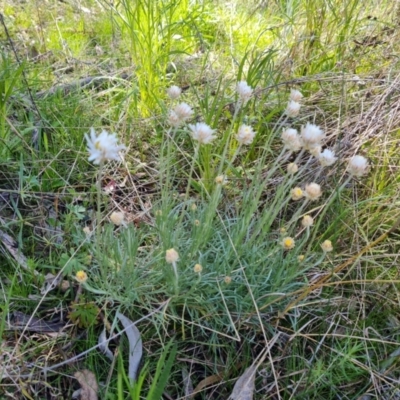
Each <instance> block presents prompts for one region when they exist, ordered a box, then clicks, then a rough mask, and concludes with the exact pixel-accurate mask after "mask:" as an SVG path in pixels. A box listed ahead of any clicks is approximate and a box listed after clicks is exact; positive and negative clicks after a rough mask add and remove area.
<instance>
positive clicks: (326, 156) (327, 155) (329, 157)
mask: <svg viewBox="0 0 400 400" xmlns="http://www.w3.org/2000/svg"><path fill="white" fill-rule="evenodd" d="M318 160H319V162H320V163H321V165H322V166H323V167H330V166H331V165H333V164H335V162H336V160H337V157H335V153H334V152H333V151H332V150H329V149H325V150H324V151H323V152H322V153H321V154H320V155H319V157H318Z"/></svg>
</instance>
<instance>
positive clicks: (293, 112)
mask: <svg viewBox="0 0 400 400" xmlns="http://www.w3.org/2000/svg"><path fill="white" fill-rule="evenodd" d="M300 107H301V104H300V103H298V102H297V101H293V100H290V101H289V103H288V105H287V107H286V110H285V113H286V115H287V116H288V117H291V118H294V117H297V116H298V115H299V112H300Z"/></svg>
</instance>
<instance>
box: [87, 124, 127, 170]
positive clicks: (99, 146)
mask: <svg viewBox="0 0 400 400" xmlns="http://www.w3.org/2000/svg"><path fill="white" fill-rule="evenodd" d="M85 138H86V141H87V145H88V147H87V149H88V151H89V161H93V164H101V163H103V162H104V161H108V160H116V161H119V160H120V159H121V157H120V155H119V152H120V151H121V150H125V149H126V147H125V146H124V145H118V144H117V142H118V139H117V135H116V134H115V133H112V134H111V133H108V132H107V131H106V130H102V131H101V133H100V135H99V136H97V135H96V131H95V130H94V128H90V136H88V135H87V134H85Z"/></svg>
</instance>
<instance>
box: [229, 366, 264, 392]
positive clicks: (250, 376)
mask: <svg viewBox="0 0 400 400" xmlns="http://www.w3.org/2000/svg"><path fill="white" fill-rule="evenodd" d="M256 371H257V365H251V366H250V367H249V368H247V369H246V371H244V373H243V375H242V376H241V377H240V378H239V379H238V380H237V382H236V383H235V386H234V388H233V391H232V394H231V395H230V396H229V400H252V399H253V392H254V381H255V377H256Z"/></svg>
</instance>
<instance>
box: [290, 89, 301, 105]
mask: <svg viewBox="0 0 400 400" xmlns="http://www.w3.org/2000/svg"><path fill="white" fill-rule="evenodd" d="M303 97H304V96H303V95H302V93H301V92H300V91H299V90H296V89H291V90H290V95H289V99H290V100H293V101H296V102H297V103H299V102H300V101H301V99H302V98H303Z"/></svg>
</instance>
